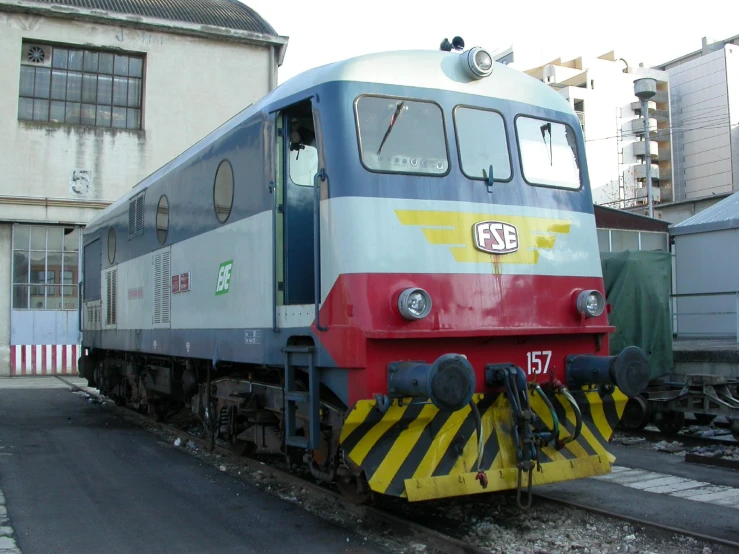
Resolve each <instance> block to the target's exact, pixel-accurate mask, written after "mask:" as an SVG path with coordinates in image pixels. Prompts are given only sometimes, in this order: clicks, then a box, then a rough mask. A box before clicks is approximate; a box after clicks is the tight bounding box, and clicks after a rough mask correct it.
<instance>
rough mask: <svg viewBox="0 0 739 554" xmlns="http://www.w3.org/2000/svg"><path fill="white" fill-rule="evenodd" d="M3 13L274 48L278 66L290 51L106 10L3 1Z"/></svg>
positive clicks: (277, 40)
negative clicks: (87, 22) (85, 22)
mask: <svg viewBox="0 0 739 554" xmlns="http://www.w3.org/2000/svg"><path fill="white" fill-rule="evenodd" d="M0 11H5V12H16V13H26V14H31V15H37V16H45V17H55V18H58V19H72V20H76V21H89V22H91V23H99V24H107V25H117V26H122V27H129V28H134V29H142V30H147V31H157V32H161V33H170V34H175V35H187V36H191V37H200V38H207V39H211V40H220V41H224V42H237V43H241V44H251V45H254V46H271V47H273V48H275V49H276V51H277V55H276V59H277V64H278V65H282V62H283V61H284V59H285V51H286V50H287V42H288V37H285V36H279V35H266V34H262V33H255V32H252V31H242V30H238V29H229V28H226V27H216V26H212V25H198V24H197V23H188V22H184V21H171V20H168V19H158V18H154V17H144V16H140V15H133V14H131V15H127V14H123V13H118V12H110V11H104V10H90V9H87V8H77V7H72V6H62V5H58V4H46V3H43V4H42V3H40V2H33V1H32V0H0Z"/></svg>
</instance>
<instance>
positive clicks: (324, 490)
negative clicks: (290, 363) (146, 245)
mask: <svg viewBox="0 0 739 554" xmlns="http://www.w3.org/2000/svg"><path fill="white" fill-rule="evenodd" d="M57 378H59V379H60V380H61V381H63V382H64V383H66V384H67V385H69V386H70V387H72V388H73V389H76V390H79V391H81V392H84V393H86V394H88V395H89V396H91V397H93V398H96V399H97V400H98V401H99V402H101V403H106V402H107V403H108V404H109V405H114V403H113V402H112V401H110V400H108V399H106V398H105V397H103V396H101V395H100V394H98V393H97V392H95V391H93V390H91V389H89V388H87V387H80V386H78V385H76V384H74V383H71V382H70V381H67V380H66V379H63V378H61V377H57ZM112 409H113V410H114V411H115V412H116V413H117V414H119V415H121V416H122V417H124V419H126V420H128V421H131V422H133V423H135V424H137V425H139V426H141V427H145V428H147V429H149V430H153V431H155V432H157V433H158V434H159V435H160V436H166V437H167V438H168V439H169V440H170V442H169V444H172V442H171V441H172V440H173V439H172V437H183V436H184V440H185V441H192V443H194V444H195V445H197V446H198V447H199V448H200V449H201V451H204V452H208V450H209V448H210V445H209V442H208V441H207V440H205V439H203V438H201V437H198V436H194V435H192V434H189V433H187V431H186V430H183V429H181V428H178V427H174V426H172V425H169V424H166V423H162V422H156V421H154V420H152V419H151V418H150V417H148V416H145V415H141V414H138V413H136V412H134V411H131V410H129V409H126V408H121V407H112ZM641 434H643V433H641ZM211 454H212V455H213V456H217V457H218V459H220V460H221V461H223V462H226V461H227V460H232V461H235V463H236V464H237V465H238V466H240V467H241V468H243V469H245V470H246V471H244V474H251V475H255V474H258V475H262V476H263V477H262V485H264V484H266V483H268V484H267V490H270V487H274V489H279V488H280V487H287V488H290V487H292V488H299V489H302V490H304V491H306V493H307V494H308V495H309V496H310V497H311V499H312V500H313V501H315V502H316V503H320V504H322V505H323V507H324V508H325V507H326V506H332V507H333V508H334V509H336V510H338V511H341V512H343V513H344V514H345V517H344V518H343V521H337V523H340V524H342V523H344V524H345V523H347V520H348V521H349V522H350V524H354V525H356V524H361V525H362V529H363V530H365V531H370V534H371V532H373V531H374V532H375V534H377V532H379V533H380V534H384V535H386V536H388V535H389V536H392V537H393V538H394V542H396V544H397V546H396V547H400V546H399V545H400V543H398V541H400V542H401V543H403V544H404V545H408V544H409V541H412V542H415V545H413V547H412V548H411V549H410V550H403V551H404V552H414V551H423V552H425V553H436V552H439V553H449V554H457V553H464V554H483V553H484V554H490V552H491V549H490V548H489V547H488V548H485V547H483V546H479V545H475V544H471V543H470V542H468V541H467V540H464V539H463V538H461V537H455V536H452V535H453V534H455V532H456V533H457V534H460V533H461V534H462V535H463V534H464V533H462V532H461V531H455V528H456V527H457V525H458V524H457V523H455V522H454V521H453V520H451V519H450V520H448V521H443V520H442V518H445V517H446V515H444V516H439V515H438V514H437V513H434V511H433V509H430V510H428V511H426V510H425V509H424V508H421V507H415V506H414V507H413V510H414V513H413V514H412V515H411V514H409V510H410V508H409V507H408V506H409V505H408V504H407V503H402V502H393V501H390V502H389V503H383V504H384V505H383V506H382V507H381V508H378V507H375V506H363V505H356V504H352V503H350V502H348V501H347V500H346V499H345V498H343V497H342V496H341V495H339V494H338V493H336V492H334V491H333V490H331V489H329V488H328V487H326V486H324V485H321V484H316V483H315V482H311V481H310V480H309V478H303V477H301V476H298V475H296V474H294V473H291V472H289V471H288V470H285V469H281V468H279V467H275V465H274V464H270V463H266V462H264V461H260V460H259V459H256V458H249V457H237V456H236V455H235V454H234V453H233V452H232V451H231V450H229V449H227V448H224V447H223V446H220V445H217V444H216V445H215V446H214V448H213V451H212V453H211ZM218 459H216V460H210V461H211V462H215V465H218ZM221 470H222V471H224V466H223V465H221ZM240 475H241V474H240V473H239V476H240ZM281 496H282V495H281ZM282 497H283V498H285V496H282ZM534 498H535V501H534V502H535V504H537V503H539V504H545V505H546V504H550V505H559V506H567V507H569V508H572V509H575V510H581V511H584V512H588V513H590V514H594V515H597V516H602V517H605V518H608V519H609V520H618V521H622V522H624V523H629V524H631V525H633V526H636V527H641V528H644V529H651V530H655V531H657V532H660V533H662V534H663V535H665V536H666V535H667V534H669V535H678V536H683V537H690V538H692V539H694V540H697V541H702V542H705V543H709V544H711V545H717V546H718V545H720V546H722V547H726V548H729V549H730V550H728V552H737V553H739V542H734V541H729V540H725V539H722V538H717V537H710V536H706V535H703V534H700V533H693V532H690V531H687V530H685V529H678V528H674V527H670V526H668V525H663V524H660V523H656V522H653V521H646V520H643V519H639V518H635V517H630V516H628V515H624V514H621V513H618V512H614V511H609V510H605V509H601V508H598V507H596V506H591V505H586V504H581V503H577V502H571V501H564V500H562V499H560V498H555V497H553V496H550V495H547V494H544V493H534ZM455 503H456V504H457V505H458V504H460V503H461V504H464V505H465V508H463V510H467V511H469V512H474V513H479V512H480V511H484V510H485V509H487V508H488V506H487V504H486V500H485V499H484V496H482V497H470V498H465V499H460V500H457V499H451V501H450V503H449V504H447V505H448V506H451V505H454V504H455ZM441 505H442V506H444V503H441ZM309 509H310V508H309ZM441 510H442V511H445V510H446V508H441ZM320 511H321V515H324V516H325V515H326V511H325V509H322V510H320ZM329 519H333V518H329ZM419 520H421V521H425V522H426V523H427V525H424V524H422V523H421V522H420V521H419ZM429 522H431V524H433V526H434V527H435V528H431V527H429V526H428V523H429ZM439 529H441V530H443V531H446V532H442V531H440V530H439ZM353 530H354V531H355V532H356V531H357V529H356V528H355V529H353ZM360 532H361V531H360ZM395 551H400V550H395ZM493 551H494V552H499V551H503V552H506V551H507V550H498V549H497V548H495V549H493ZM541 551H542V552H546V551H548V550H546V549H541ZM722 551H723V552H727V550H722Z"/></svg>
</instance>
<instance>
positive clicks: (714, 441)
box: [616, 427, 739, 447]
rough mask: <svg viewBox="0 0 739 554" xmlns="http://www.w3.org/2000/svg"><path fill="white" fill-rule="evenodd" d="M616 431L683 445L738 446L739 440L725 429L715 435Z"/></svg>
mask: <svg viewBox="0 0 739 554" xmlns="http://www.w3.org/2000/svg"><path fill="white" fill-rule="evenodd" d="M616 432H617V433H618V434H620V435H626V436H628V437H635V438H644V439H646V440H647V441H650V442H660V441H668V442H673V441H678V442H681V443H682V444H684V445H685V446H689V447H693V446H711V445H720V446H739V441H737V440H736V439H735V438H733V437H732V436H731V432H729V431H727V434H725V435H716V436H712V437H702V436H700V435H685V434H680V433H674V434H672V433H663V432H662V431H652V430H650V429H641V430H632V429H625V428H621V427H619V428H618V429H616Z"/></svg>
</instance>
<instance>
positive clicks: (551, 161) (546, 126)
mask: <svg viewBox="0 0 739 554" xmlns="http://www.w3.org/2000/svg"><path fill="white" fill-rule="evenodd" d="M539 130H540V131H541V139H542V140H543V141H544V146H546V145H547V139H546V135H545V133H549V165H554V155H553V151H552V124H551V123H545V124H544V125H542V126H541V127H539Z"/></svg>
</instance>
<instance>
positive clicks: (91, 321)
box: [84, 300, 102, 331]
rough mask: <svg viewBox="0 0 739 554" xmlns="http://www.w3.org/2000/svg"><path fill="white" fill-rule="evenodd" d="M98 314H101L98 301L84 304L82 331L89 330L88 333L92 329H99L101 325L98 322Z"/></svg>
mask: <svg viewBox="0 0 739 554" xmlns="http://www.w3.org/2000/svg"><path fill="white" fill-rule="evenodd" d="M100 312H101V306H100V301H99V300H98V301H95V302H86V303H85V324H84V329H86V330H90V331H92V330H94V329H100V324H101V323H102V322H101V321H100Z"/></svg>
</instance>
